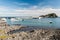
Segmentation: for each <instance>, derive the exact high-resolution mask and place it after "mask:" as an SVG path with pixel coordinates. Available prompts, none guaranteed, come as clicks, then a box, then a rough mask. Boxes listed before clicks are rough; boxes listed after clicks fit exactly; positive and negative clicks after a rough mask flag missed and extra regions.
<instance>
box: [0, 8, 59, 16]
mask: <svg viewBox="0 0 60 40" xmlns="http://www.w3.org/2000/svg"><path fill="white" fill-rule="evenodd" d="M35 8H37V7H35ZM35 8H34V9H32V8H31V9H24V10H22V9H12V8H7V7H0V16H40V15H45V14H48V13H56V14H57V15H58V16H60V9H53V8H42V9H35Z"/></svg>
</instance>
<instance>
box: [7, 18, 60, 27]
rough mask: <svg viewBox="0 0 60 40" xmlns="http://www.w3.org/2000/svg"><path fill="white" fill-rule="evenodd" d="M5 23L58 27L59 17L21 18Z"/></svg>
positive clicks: (59, 23) (59, 25)
mask: <svg viewBox="0 0 60 40" xmlns="http://www.w3.org/2000/svg"><path fill="white" fill-rule="evenodd" d="M7 24H10V25H15V24H19V25H23V26H33V27H45V28H60V18H41V19H23V20H19V21H13V22H12V21H9V19H8V20H7Z"/></svg>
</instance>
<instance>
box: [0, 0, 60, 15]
mask: <svg viewBox="0 0 60 40" xmlns="http://www.w3.org/2000/svg"><path fill="white" fill-rule="evenodd" d="M43 8H44V9H43ZM33 9H34V10H33ZM45 9H46V10H48V9H49V10H52V9H54V10H53V12H54V11H56V10H59V9H60V0H0V15H9V14H10V15H12V16H13V15H23V16H24V15H29V14H30V15H36V14H37V13H39V11H38V12H37V13H35V14H31V13H34V12H31V11H32V10H33V11H37V10H40V11H42V10H45ZM16 10H18V11H16ZM28 10H29V12H27V11H28ZM46 10H45V11H46ZM20 11H22V12H20ZM59 11H60V10H59ZM59 11H58V12H59ZM26 12H27V13H26ZM45 13H48V12H45ZM42 14H44V11H43V12H42ZM37 15H39V14H37Z"/></svg>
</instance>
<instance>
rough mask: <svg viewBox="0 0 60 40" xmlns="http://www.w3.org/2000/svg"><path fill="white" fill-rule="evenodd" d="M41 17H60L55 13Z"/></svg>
mask: <svg viewBox="0 0 60 40" xmlns="http://www.w3.org/2000/svg"><path fill="white" fill-rule="evenodd" d="M39 17H43V18H56V17H58V16H57V15H56V14H55V13H50V14H47V15H41V16H39Z"/></svg>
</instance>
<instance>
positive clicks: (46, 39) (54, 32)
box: [0, 23, 60, 40]
mask: <svg viewBox="0 0 60 40" xmlns="http://www.w3.org/2000/svg"><path fill="white" fill-rule="evenodd" d="M0 24H1V23H0ZM28 29H29V27H23V26H17V25H15V26H9V25H7V24H6V23H2V25H0V40H60V29H42V28H41V29H33V28H30V29H31V30H28ZM26 30H27V31H26Z"/></svg>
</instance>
